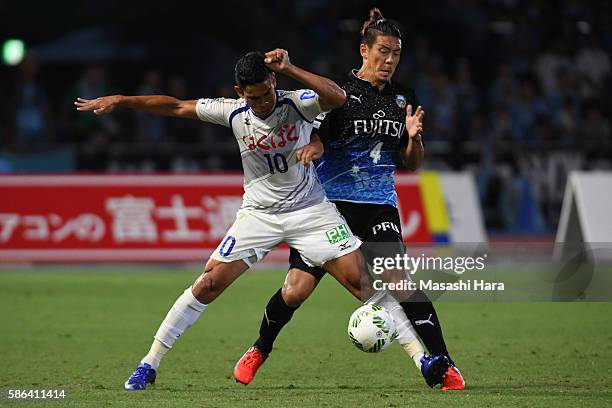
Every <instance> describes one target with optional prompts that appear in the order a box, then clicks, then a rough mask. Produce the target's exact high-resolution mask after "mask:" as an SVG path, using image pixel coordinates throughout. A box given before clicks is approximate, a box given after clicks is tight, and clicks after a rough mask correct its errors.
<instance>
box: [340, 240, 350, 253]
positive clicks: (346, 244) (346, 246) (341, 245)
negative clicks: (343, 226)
mask: <svg viewBox="0 0 612 408" xmlns="http://www.w3.org/2000/svg"><path fill="white" fill-rule="evenodd" d="M351 246H352V245H351V244H349V242H348V241H346V242H345V243H343V244H340V250H341V251H344V250H345V249H349V248H350V247H351Z"/></svg>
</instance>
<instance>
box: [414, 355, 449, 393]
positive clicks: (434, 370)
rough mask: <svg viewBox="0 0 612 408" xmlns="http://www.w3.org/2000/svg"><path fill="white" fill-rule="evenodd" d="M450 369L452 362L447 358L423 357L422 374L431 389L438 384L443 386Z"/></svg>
mask: <svg viewBox="0 0 612 408" xmlns="http://www.w3.org/2000/svg"><path fill="white" fill-rule="evenodd" d="M449 367H450V362H449V361H448V358H446V357H445V356H428V355H424V356H423V357H421V374H423V378H425V382H426V383H427V385H429V386H430V387H432V388H433V387H434V386H435V385H437V384H442V382H443V380H444V374H445V373H446V371H447V370H448V368H449Z"/></svg>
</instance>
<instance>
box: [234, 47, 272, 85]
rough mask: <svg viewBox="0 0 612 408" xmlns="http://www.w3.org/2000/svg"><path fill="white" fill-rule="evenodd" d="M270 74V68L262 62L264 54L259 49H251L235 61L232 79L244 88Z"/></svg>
mask: <svg viewBox="0 0 612 408" xmlns="http://www.w3.org/2000/svg"><path fill="white" fill-rule="evenodd" d="M270 75H272V70H271V69H270V68H268V67H267V66H266V64H265V63H264V55H263V53H262V52H260V51H251V52H248V53H247V54H246V55H244V56H243V57H242V58H240V59H239V60H238V62H237V63H236V67H235V69H234V79H235V80H236V84H237V85H238V86H239V87H241V88H244V87H245V86H247V85H255V84H258V83H260V82H263V81H265V80H266V79H268V78H269V77H270Z"/></svg>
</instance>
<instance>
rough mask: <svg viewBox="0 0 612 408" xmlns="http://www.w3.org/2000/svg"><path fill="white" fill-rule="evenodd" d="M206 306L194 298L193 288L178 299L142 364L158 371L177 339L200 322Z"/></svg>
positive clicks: (188, 289)
mask: <svg viewBox="0 0 612 408" xmlns="http://www.w3.org/2000/svg"><path fill="white" fill-rule="evenodd" d="M206 306H208V305H205V304H203V303H200V302H199V301H198V300H197V299H196V298H195V297H194V296H193V293H191V287H188V288H187V289H186V290H185V291H184V292H183V294H182V295H181V296H179V297H178V299H176V302H174V305H172V308H171V309H170V311H169V312H168V314H167V315H166V318H165V319H164V321H163V322H162V324H161V325H160V326H159V329H158V330H157V333H155V340H154V341H153V344H152V345H151V350H150V351H149V354H147V355H146V356H145V357H144V358H143V359H142V363H148V364H150V365H151V367H152V368H154V369H155V370H157V368H158V367H159V362H160V360H161V359H162V357H163V356H164V354H166V353H167V352H168V350H169V349H171V348H172V346H173V345H174V342H175V341H176V339H178V338H179V337H180V335H181V334H183V333H184V332H185V330H187V329H188V328H189V327H190V326H191V325H193V324H194V323H195V322H196V321H197V320H198V318H199V317H200V314H202V312H203V311H204V309H206Z"/></svg>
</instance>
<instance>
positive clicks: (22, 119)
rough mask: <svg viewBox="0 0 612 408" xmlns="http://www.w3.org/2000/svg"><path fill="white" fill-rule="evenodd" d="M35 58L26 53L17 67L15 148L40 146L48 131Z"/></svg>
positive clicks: (42, 93)
mask: <svg viewBox="0 0 612 408" xmlns="http://www.w3.org/2000/svg"><path fill="white" fill-rule="evenodd" d="M38 70H39V64H38V60H37V59H36V56H35V55H33V54H31V53H28V54H27V55H26V57H25V58H24V60H23V61H22V62H21V64H20V65H19V79H18V81H17V83H16V84H15V139H16V140H15V141H14V142H15V146H16V147H17V148H25V147H31V146H33V145H39V144H41V143H42V142H43V141H44V140H43V136H44V133H45V132H46V131H47V130H48V120H47V96H46V95H45V91H44V88H43V86H42V83H41V81H40V78H39V76H38Z"/></svg>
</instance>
